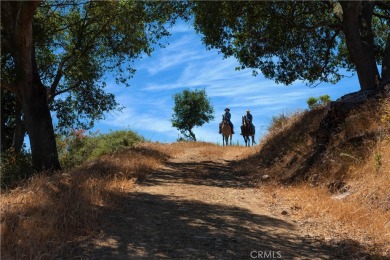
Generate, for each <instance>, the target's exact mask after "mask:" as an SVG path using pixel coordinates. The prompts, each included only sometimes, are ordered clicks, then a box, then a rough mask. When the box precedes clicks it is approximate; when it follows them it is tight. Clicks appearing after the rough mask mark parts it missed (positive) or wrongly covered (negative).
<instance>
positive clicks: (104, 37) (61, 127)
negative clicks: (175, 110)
mask: <svg viewBox="0 0 390 260" xmlns="http://www.w3.org/2000/svg"><path fill="white" fill-rule="evenodd" d="M183 10H184V8H183V4H182V3H180V2H160V1H158V2H157V1H156V2H154V1H82V2H80V1H76V0H74V1H64V0H63V1H44V2H42V3H41V5H40V6H39V8H38V9H37V13H36V14H35V15H34V20H33V33H34V35H33V38H34V47H35V57H36V62H37V67H38V71H39V75H40V77H41V81H42V83H43V84H44V85H45V86H46V88H47V89H48V99H49V103H50V108H51V110H52V111H54V114H55V115H56V117H57V118H58V124H57V130H58V131H60V132H62V133H64V132H65V131H68V130H69V129H70V128H71V127H74V128H84V129H88V128H91V127H93V124H94V122H95V121H96V120H99V119H102V118H103V117H104V112H107V111H110V110H113V109H120V106H119V104H118V103H117V102H116V100H115V97H114V95H113V94H110V93H107V92H106V90H105V87H106V84H107V82H106V81H107V78H105V77H104V76H105V75H109V74H111V75H112V76H114V78H115V82H116V83H117V84H124V85H126V86H129V79H131V77H132V76H133V74H134V73H135V69H134V68H133V67H132V62H134V61H135V60H136V59H139V58H141V57H142V55H144V54H146V55H150V54H151V53H152V51H153V48H154V46H156V44H159V40H161V38H163V37H165V36H169V32H168V31H167V28H168V27H169V26H171V25H172V24H173V23H174V22H175V20H176V18H177V17H178V16H179V14H181V13H183ZM2 33H3V31H2ZM159 45H160V46H162V45H161V44H159ZM2 50H3V51H2V54H1V55H2V72H1V74H2V80H3V82H4V83H5V84H4V87H7V88H8V89H9V90H12V91H13V92H14V93H15V94H18V93H17V91H15V90H14V88H13V82H14V77H15V72H14V71H13V70H14V64H13V59H12V55H10V53H12V52H13V51H14V50H13V49H12V46H8V45H7V44H6V42H3V41H2ZM3 61H4V62H3ZM106 73H108V74H106Z"/></svg>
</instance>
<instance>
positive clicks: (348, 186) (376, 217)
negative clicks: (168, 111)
mask: <svg viewBox="0 0 390 260" xmlns="http://www.w3.org/2000/svg"><path fill="white" fill-rule="evenodd" d="M324 113H325V109H324V108H320V109H315V110H312V111H304V112H298V113H296V114H294V115H290V116H289V118H288V120H284V121H283V122H282V124H281V125H280V126H279V127H277V128H271V131H270V133H269V134H268V135H267V136H266V137H265V138H264V139H263V140H262V142H261V144H260V145H259V146H256V147H255V148H246V147H237V146H230V147H220V146H217V145H213V144H210V143H202V142H198V143H193V142H184V143H172V144H159V143H142V144H139V145H137V146H136V147H135V148H132V149H129V150H126V151H122V152H119V153H115V154H111V155H106V156H104V157H102V158H100V159H99V160H95V161H91V162H87V163H85V164H83V165H81V166H80V167H77V168H75V169H72V170H69V171H65V172H59V173H57V174H54V175H52V176H48V175H44V174H42V175H40V176H36V177H34V178H33V179H31V180H29V181H28V182H26V183H25V184H23V185H22V186H20V187H19V188H17V189H14V190H12V191H9V192H7V193H4V194H2V196H1V198H0V203H1V222H0V225H1V226H0V227H1V254H2V258H3V259H53V258H56V257H57V258H58V257H60V256H61V255H62V253H63V252H64V251H69V250H70V249H69V247H70V244H69V243H70V242H72V241H74V239H75V238H82V237H85V236H91V235H96V234H97V232H98V230H99V226H101V225H103V224H104V223H102V220H101V219H102V214H104V213H107V212H110V211H111V210H115V208H116V207H117V206H118V205H119V204H118V203H119V202H118V201H115V198H119V197H120V196H116V195H117V194H118V193H124V192H129V191H131V190H132V189H133V187H134V185H135V182H137V181H143V180H144V179H145V178H147V176H148V174H153V172H154V171H155V170H157V169H159V168H160V167H162V166H163V165H164V162H165V161H166V160H167V159H168V158H171V159H173V160H174V159H175V158H179V159H181V160H183V159H185V160H190V161H194V162H196V161H199V160H203V161H207V160H210V161H218V160H223V161H225V160H226V161H233V163H231V164H230V165H231V166H232V167H233V169H234V171H235V172H237V174H242V176H246V177H247V178H251V179H255V180H257V181H258V182H259V183H261V184H262V185H261V189H264V193H265V194H267V195H266V196H265V197H264V199H265V200H266V201H267V202H268V203H269V206H270V208H271V209H272V210H274V212H276V213H277V214H280V211H281V210H286V211H287V212H288V214H289V216H291V218H292V219H293V220H294V221H296V222H297V223H301V224H302V228H306V229H307V231H308V232H309V233H313V234H316V235H319V236H323V237H325V238H327V239H335V238H337V237H340V238H351V239H353V240H357V241H361V242H362V243H363V244H366V245H367V246H369V247H372V248H373V249H374V250H376V251H378V252H379V253H383V252H380V251H381V250H382V251H383V250H387V251H386V252H387V254H390V248H389V245H390V135H389V128H390V100H389V99H387V100H383V102H381V103H380V105H376V104H370V103H368V104H366V105H365V106H362V107H360V108H358V109H356V110H355V111H353V112H352V113H351V114H350V115H349V116H348V117H347V119H346V121H345V123H344V124H342V125H340V127H339V129H337V131H335V132H334V134H333V135H331V138H330V140H329V142H328V143H327V146H326V149H325V150H324V151H322V152H321V153H320V154H319V155H316V156H313V154H314V153H315V151H316V147H317V145H318V144H317V143H316V140H317V139H316V137H317V134H318V131H319V126H320V122H321V120H322V118H323V116H324ZM362 121H364V122H362ZM185 151H187V152H185ZM188 151H193V152H190V153H189V152H188ZM186 156H188V158H187V157H186ZM183 157H186V158H183ZM302 166H304V168H302ZM302 169H303V170H302ZM297 172H298V173H299V174H296V173H297ZM265 174H266V175H268V176H270V177H269V178H268V179H267V180H266V181H264V180H262V178H261V177H262V176H263V175H265ZM286 183H288V184H289V185H285V184H286ZM270 190H271V191H272V192H270ZM386 252H385V253H386Z"/></svg>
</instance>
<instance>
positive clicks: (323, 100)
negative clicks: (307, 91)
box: [306, 95, 331, 109]
mask: <svg viewBox="0 0 390 260" xmlns="http://www.w3.org/2000/svg"><path fill="white" fill-rule="evenodd" d="M306 102H307V105H308V106H309V108H310V109H314V108H317V107H321V106H326V105H327V104H328V103H329V102H331V99H330V96H329V95H322V96H319V97H318V98H315V97H309V98H308V99H307V100H306Z"/></svg>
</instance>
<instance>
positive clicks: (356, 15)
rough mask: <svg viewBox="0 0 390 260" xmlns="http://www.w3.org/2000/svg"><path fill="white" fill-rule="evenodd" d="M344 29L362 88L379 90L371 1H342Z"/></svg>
mask: <svg viewBox="0 0 390 260" xmlns="http://www.w3.org/2000/svg"><path fill="white" fill-rule="evenodd" d="M340 4H341V6H342V8H343V21H342V24H343V31H344V34H345V39H346V43H347V48H348V51H349V53H350V55H351V59H352V61H353V63H354V64H355V65H356V72H357V75H358V79H359V83H360V88H361V90H375V91H377V90H378V89H377V87H378V81H379V79H380V77H379V71H378V67H377V64H376V60H375V55H374V38H373V34H372V29H371V22H372V14H373V6H372V3H371V2H369V1H363V2H362V1H351V2H349V1H348V2H343V1H340Z"/></svg>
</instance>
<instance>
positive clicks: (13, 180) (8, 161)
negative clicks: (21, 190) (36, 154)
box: [0, 148, 34, 189]
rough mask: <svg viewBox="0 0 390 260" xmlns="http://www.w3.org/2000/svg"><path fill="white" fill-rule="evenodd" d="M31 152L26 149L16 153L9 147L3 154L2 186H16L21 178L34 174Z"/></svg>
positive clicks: (0, 174)
mask: <svg viewBox="0 0 390 260" xmlns="http://www.w3.org/2000/svg"><path fill="white" fill-rule="evenodd" d="M33 172H34V171H33V167H32V160H31V154H30V153H28V152H27V151H25V150H24V149H23V150H22V151H21V152H20V153H15V152H14V151H13V149H12V148H11V149H9V150H7V151H5V152H4V153H2V154H1V165H0V180H1V188H2V189H8V188H12V187H15V186H16V185H17V184H18V183H19V182H20V181H21V180H24V179H27V178H28V177H30V176H31V175H32V174H33Z"/></svg>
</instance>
